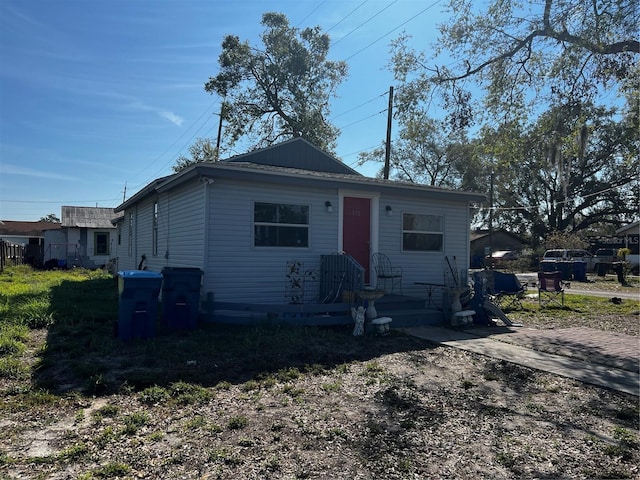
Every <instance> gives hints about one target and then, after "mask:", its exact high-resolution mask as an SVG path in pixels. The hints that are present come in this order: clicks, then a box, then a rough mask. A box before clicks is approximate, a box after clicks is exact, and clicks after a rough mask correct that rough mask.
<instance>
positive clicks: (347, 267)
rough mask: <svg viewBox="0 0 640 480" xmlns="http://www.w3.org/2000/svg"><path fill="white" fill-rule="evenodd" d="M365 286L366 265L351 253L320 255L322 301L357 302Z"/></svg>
mask: <svg viewBox="0 0 640 480" xmlns="http://www.w3.org/2000/svg"><path fill="white" fill-rule="evenodd" d="M363 288H364V267H362V265H360V264H359V263H358V262H357V261H356V260H355V259H354V258H353V257H352V256H351V255H346V254H332V255H321V256H320V303H355V292H357V291H359V290H362V289H363Z"/></svg>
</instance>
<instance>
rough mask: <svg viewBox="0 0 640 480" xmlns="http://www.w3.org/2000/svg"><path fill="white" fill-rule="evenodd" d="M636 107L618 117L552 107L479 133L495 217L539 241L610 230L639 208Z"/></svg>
mask: <svg viewBox="0 0 640 480" xmlns="http://www.w3.org/2000/svg"><path fill="white" fill-rule="evenodd" d="M639 127H640V125H639V124H638V115H637V110H635V111H634V110H630V111H629V112H628V114H627V115H626V116H625V117H624V118H623V119H622V120H620V119H619V118H617V117H616V116H615V115H614V111H613V110H612V109H605V108H603V107H595V106H593V105H591V104H587V105H584V104H581V103H577V104H571V105H562V106H557V107H555V108H553V109H552V110H550V111H548V112H545V113H544V114H543V115H541V116H540V117H539V118H538V119H537V121H536V122H535V123H533V124H530V125H525V126H521V125H519V124H516V123H515V122H514V123H512V124H505V125H502V126H500V127H498V128H488V127H487V128H485V129H484V130H483V132H482V141H481V144H482V151H483V155H484V157H485V160H486V164H487V165H490V166H491V168H492V169H493V171H494V175H495V180H494V183H495V194H494V206H495V207H497V210H496V214H495V217H494V218H495V219H496V222H497V223H498V224H500V225H501V226H503V227H507V228H510V229H511V230H513V231H516V232H519V233H522V234H525V233H531V234H533V237H534V239H541V238H544V237H546V236H547V235H549V234H550V233H551V232H556V231H558V232H576V233H577V232H581V233H585V232H589V231H591V230H593V229H595V228H596V226H597V225H600V226H601V225H606V224H609V225H613V226H615V227H617V226H620V225H621V224H624V223H625V222H627V221H630V220H632V219H634V217H635V216H636V215H637V213H638V212H639V211H640V204H639V200H638V198H639V196H638V193H639V191H640V182H639V179H638V171H639V170H640V161H639V160H638V144H639V139H638V136H637V132H638V128H639Z"/></svg>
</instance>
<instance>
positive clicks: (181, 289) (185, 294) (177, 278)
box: [162, 267, 202, 330]
mask: <svg viewBox="0 0 640 480" xmlns="http://www.w3.org/2000/svg"><path fill="white" fill-rule="evenodd" d="M162 277H163V282H162V318H163V321H164V322H165V324H166V325H167V327H168V328H169V329H171V330H191V329H194V328H196V326H197V324H198V313H199V310H200V284H201V283H202V270H200V269H199V268H185V267H165V268H163V269H162Z"/></svg>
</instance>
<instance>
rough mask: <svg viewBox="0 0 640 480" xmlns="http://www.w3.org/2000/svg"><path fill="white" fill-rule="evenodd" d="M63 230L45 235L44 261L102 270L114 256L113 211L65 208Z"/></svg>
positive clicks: (114, 230) (62, 220)
mask: <svg viewBox="0 0 640 480" xmlns="http://www.w3.org/2000/svg"><path fill="white" fill-rule="evenodd" d="M61 213H62V215H61V220H60V228H58V229H54V230H46V231H45V232H44V262H45V263H46V262H55V263H56V264H57V266H59V267H64V268H67V267H84V268H102V267H104V266H105V265H107V263H108V262H109V260H110V259H111V258H112V257H113V256H114V247H115V244H116V236H115V235H116V228H115V226H114V225H113V220H114V218H115V217H117V214H115V213H114V211H113V208H102V207H73V206H63V207H62V209H61Z"/></svg>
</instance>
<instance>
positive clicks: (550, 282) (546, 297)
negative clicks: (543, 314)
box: [538, 272, 569, 307]
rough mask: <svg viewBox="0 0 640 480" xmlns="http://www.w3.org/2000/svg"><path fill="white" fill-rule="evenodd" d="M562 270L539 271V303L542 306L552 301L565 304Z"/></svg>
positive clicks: (561, 304) (566, 284) (564, 284)
mask: <svg viewBox="0 0 640 480" xmlns="http://www.w3.org/2000/svg"><path fill="white" fill-rule="evenodd" d="M565 286H567V287H569V284H568V283H565V282H563V281H562V272H538V304H539V305H540V306H541V307H542V306H544V305H548V304H550V303H552V302H553V303H557V304H558V305H560V306H561V307H563V306H564V287H565Z"/></svg>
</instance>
